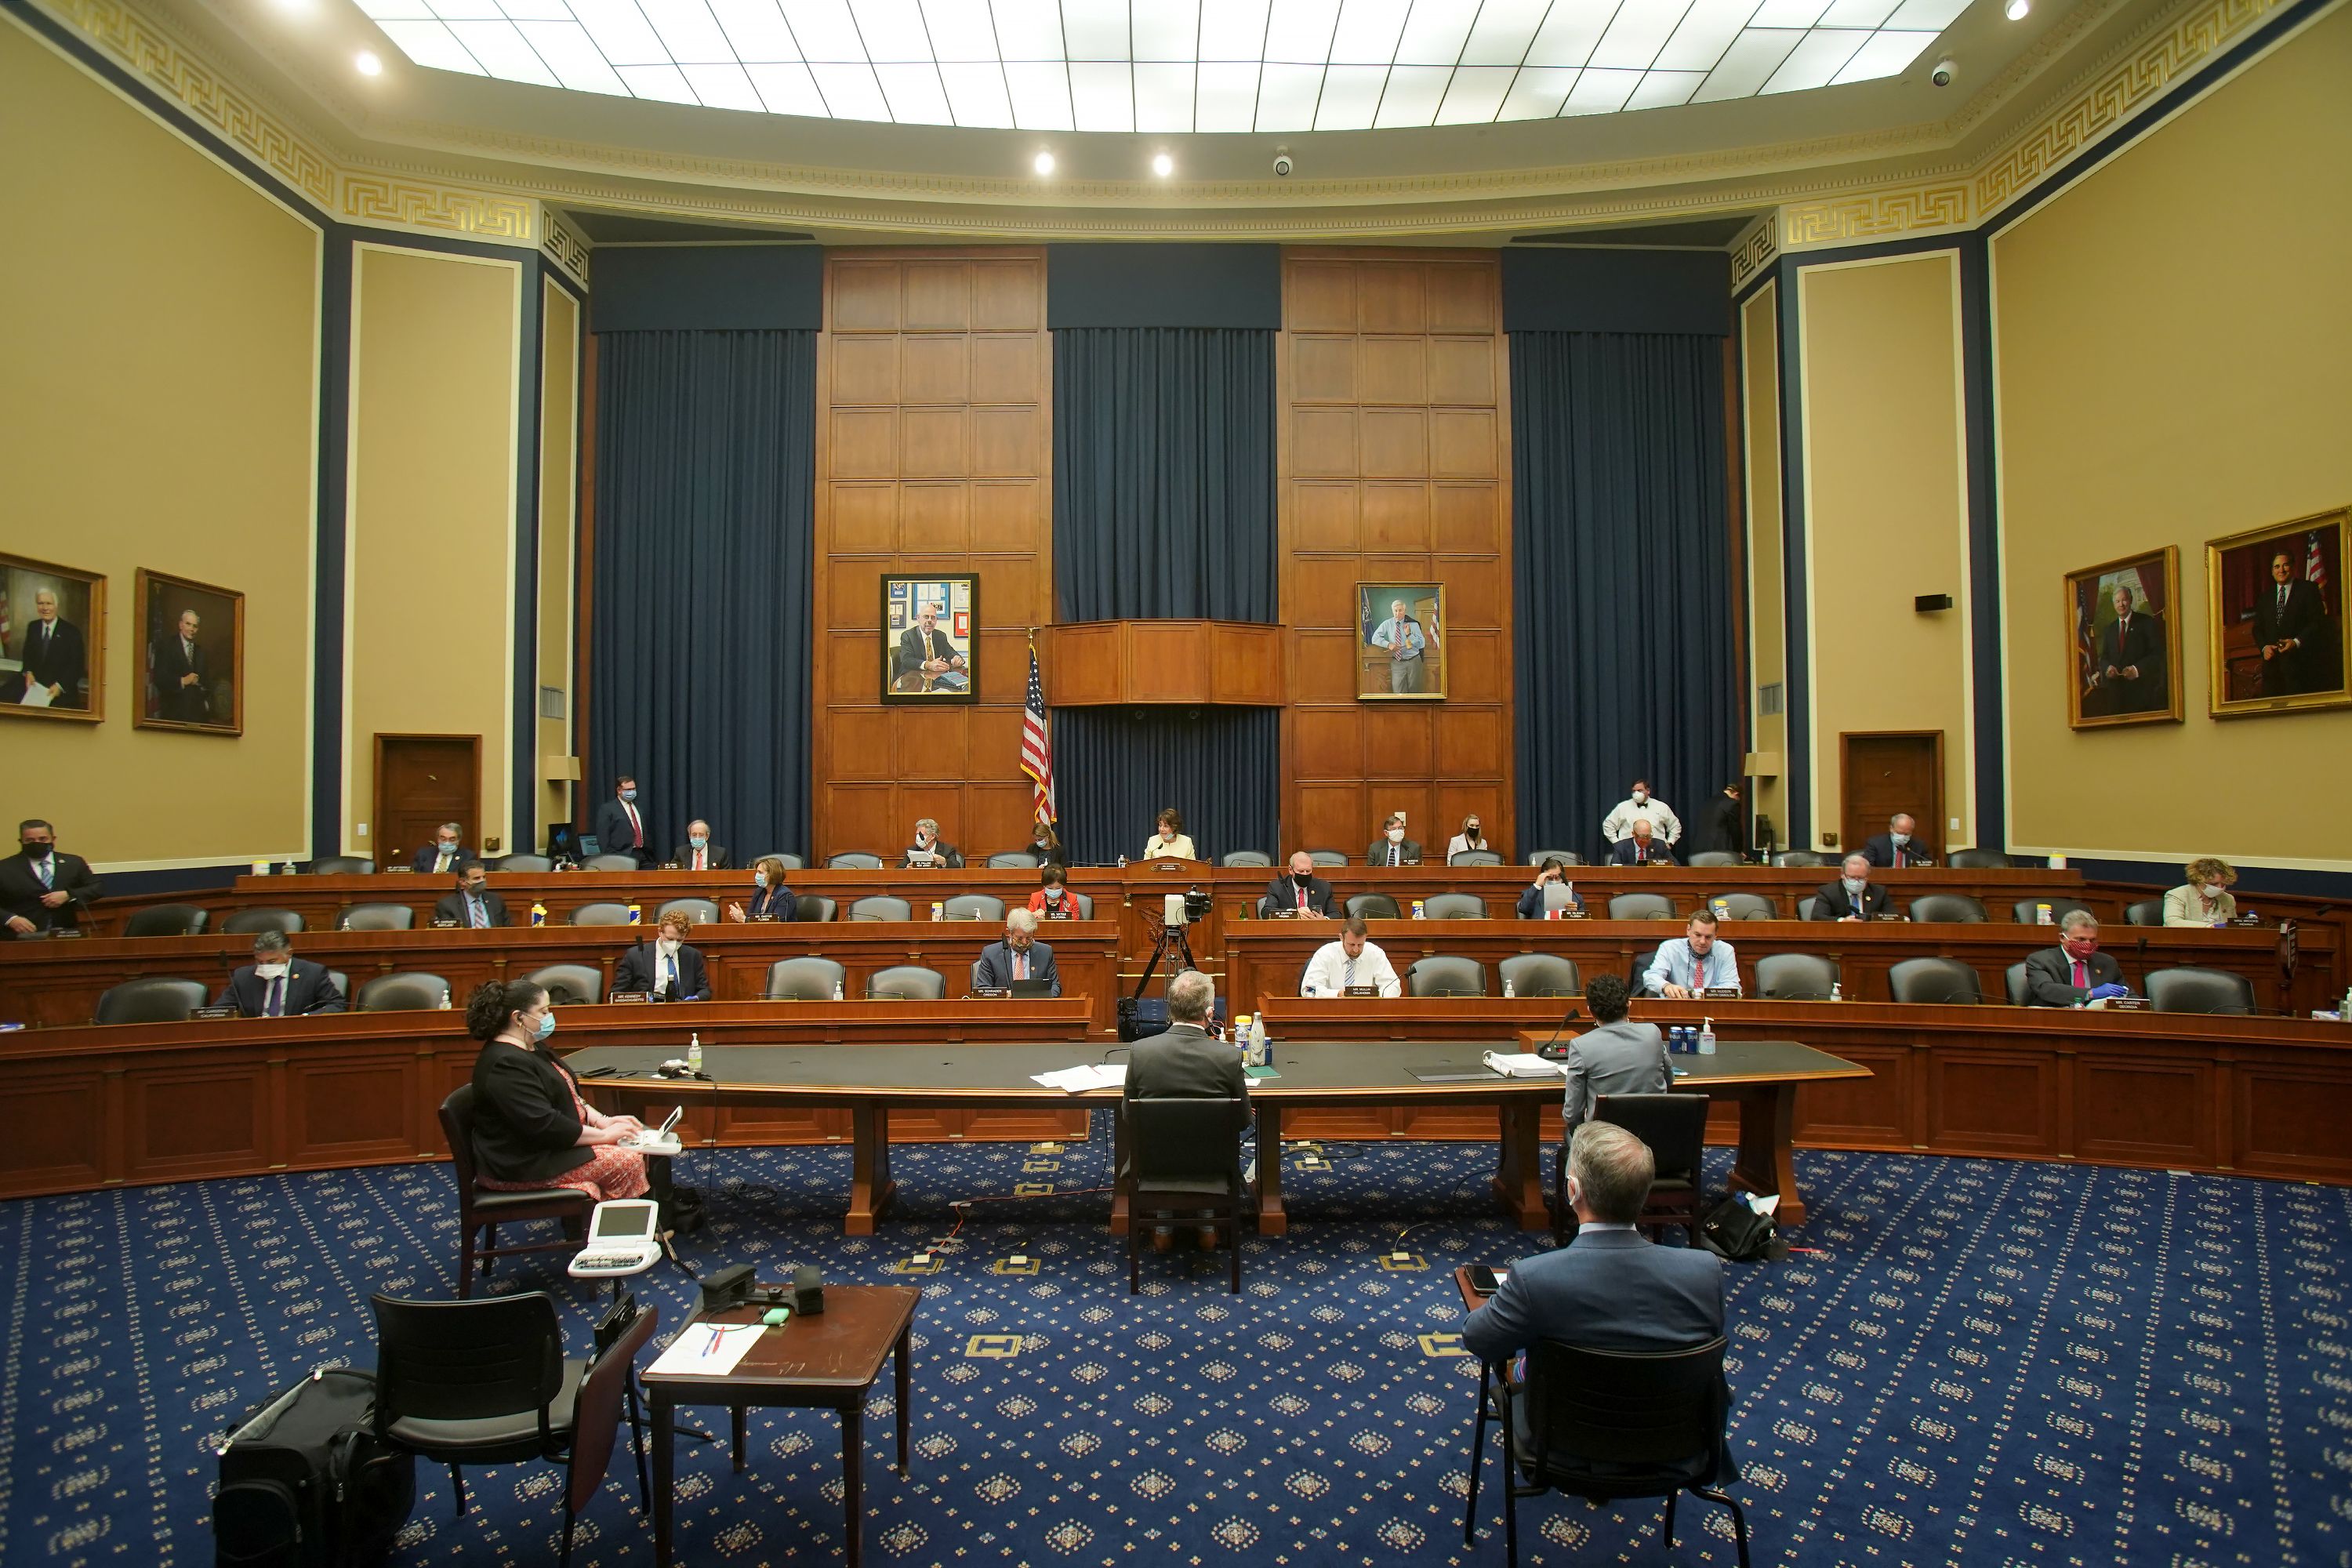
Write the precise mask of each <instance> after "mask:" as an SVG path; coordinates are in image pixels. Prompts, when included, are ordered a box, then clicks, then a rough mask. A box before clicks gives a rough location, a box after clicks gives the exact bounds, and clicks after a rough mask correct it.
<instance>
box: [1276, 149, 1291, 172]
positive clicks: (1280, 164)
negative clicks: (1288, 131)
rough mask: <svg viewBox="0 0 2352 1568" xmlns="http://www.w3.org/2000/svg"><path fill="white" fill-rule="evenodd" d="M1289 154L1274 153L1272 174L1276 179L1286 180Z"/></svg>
mask: <svg viewBox="0 0 2352 1568" xmlns="http://www.w3.org/2000/svg"><path fill="white" fill-rule="evenodd" d="M1290 169H1291V163H1290V154H1289V153H1276V154H1275V155H1274V172H1275V175H1276V178H1287V177H1288V175H1289V174H1290Z"/></svg>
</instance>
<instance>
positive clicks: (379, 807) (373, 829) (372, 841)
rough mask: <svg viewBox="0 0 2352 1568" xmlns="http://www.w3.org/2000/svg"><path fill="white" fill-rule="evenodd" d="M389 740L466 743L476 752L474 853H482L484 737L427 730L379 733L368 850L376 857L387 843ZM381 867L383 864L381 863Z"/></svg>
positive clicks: (371, 798)
mask: <svg viewBox="0 0 2352 1568" xmlns="http://www.w3.org/2000/svg"><path fill="white" fill-rule="evenodd" d="M386 741H463V742H466V743H467V746H469V747H470V748H472V750H473V753H474V830H473V838H474V853H475V854H477V855H479V854H481V853H483V850H482V829H483V827H484V826H486V824H484V822H483V821H482V738H481V737H480V736H479V735H444V734H436V733H433V732H431V731H425V730H378V731H375V773H374V775H373V787H374V791H375V793H374V794H373V795H369V796H368V821H369V823H370V824H371V825H372V826H370V828H369V830H368V831H369V835H370V837H369V838H368V849H369V854H370V858H374V850H375V847H376V846H377V845H379V844H381V843H382V842H383V743H384V742H386ZM377 864H378V865H381V864H382V861H380V860H379V861H378V862H377Z"/></svg>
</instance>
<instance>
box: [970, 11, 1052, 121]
mask: <svg viewBox="0 0 2352 1568" xmlns="http://www.w3.org/2000/svg"><path fill="white" fill-rule="evenodd" d="M941 3H942V4H944V5H969V6H971V7H972V8H973V9H975V10H977V9H978V8H979V0H941ZM988 11H989V14H990V16H992V17H993V18H994V20H995V24H996V26H994V28H993V29H992V31H993V32H994V33H995V34H996V47H997V49H998V50H999V52H1000V55H1001V58H1003V60H1004V61H1005V63H1006V64H1008V65H1010V64H1012V63H1013V61H1015V60H1058V59H1062V58H1066V56H1065V54H1064V51H1063V40H1062V7H1061V5H1059V4H1058V0H989V5H988ZM1020 104H1021V94H1020V90H1019V89H1017V88H1016V89H1014V92H1013V107H1014V109H1015V110H1016V111H1017V110H1019V108H1020Z"/></svg>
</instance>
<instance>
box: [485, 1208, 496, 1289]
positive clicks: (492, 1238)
mask: <svg viewBox="0 0 2352 1568" xmlns="http://www.w3.org/2000/svg"><path fill="white" fill-rule="evenodd" d="M498 1261H499V1227H498V1226H497V1224H496V1222H493V1223H491V1224H489V1225H486V1226H482V1279H484V1280H485V1281H486V1282H487V1281H488V1279H489V1277H490V1270H491V1269H492V1268H495V1267H497V1265H498Z"/></svg>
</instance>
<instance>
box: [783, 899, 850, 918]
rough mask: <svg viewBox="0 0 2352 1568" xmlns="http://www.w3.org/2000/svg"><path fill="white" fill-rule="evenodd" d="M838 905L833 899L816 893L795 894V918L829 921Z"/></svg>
mask: <svg viewBox="0 0 2352 1568" xmlns="http://www.w3.org/2000/svg"><path fill="white" fill-rule="evenodd" d="M838 907H839V906H837V905H836V904H835V902H834V901H833V900H831V899H828V898H824V897H822V896H820V895H818V894H815V893H795V894H794V895H793V919H794V920H796V921H829V920H831V919H833V915H834V910H835V909H836V908H838Z"/></svg>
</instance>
